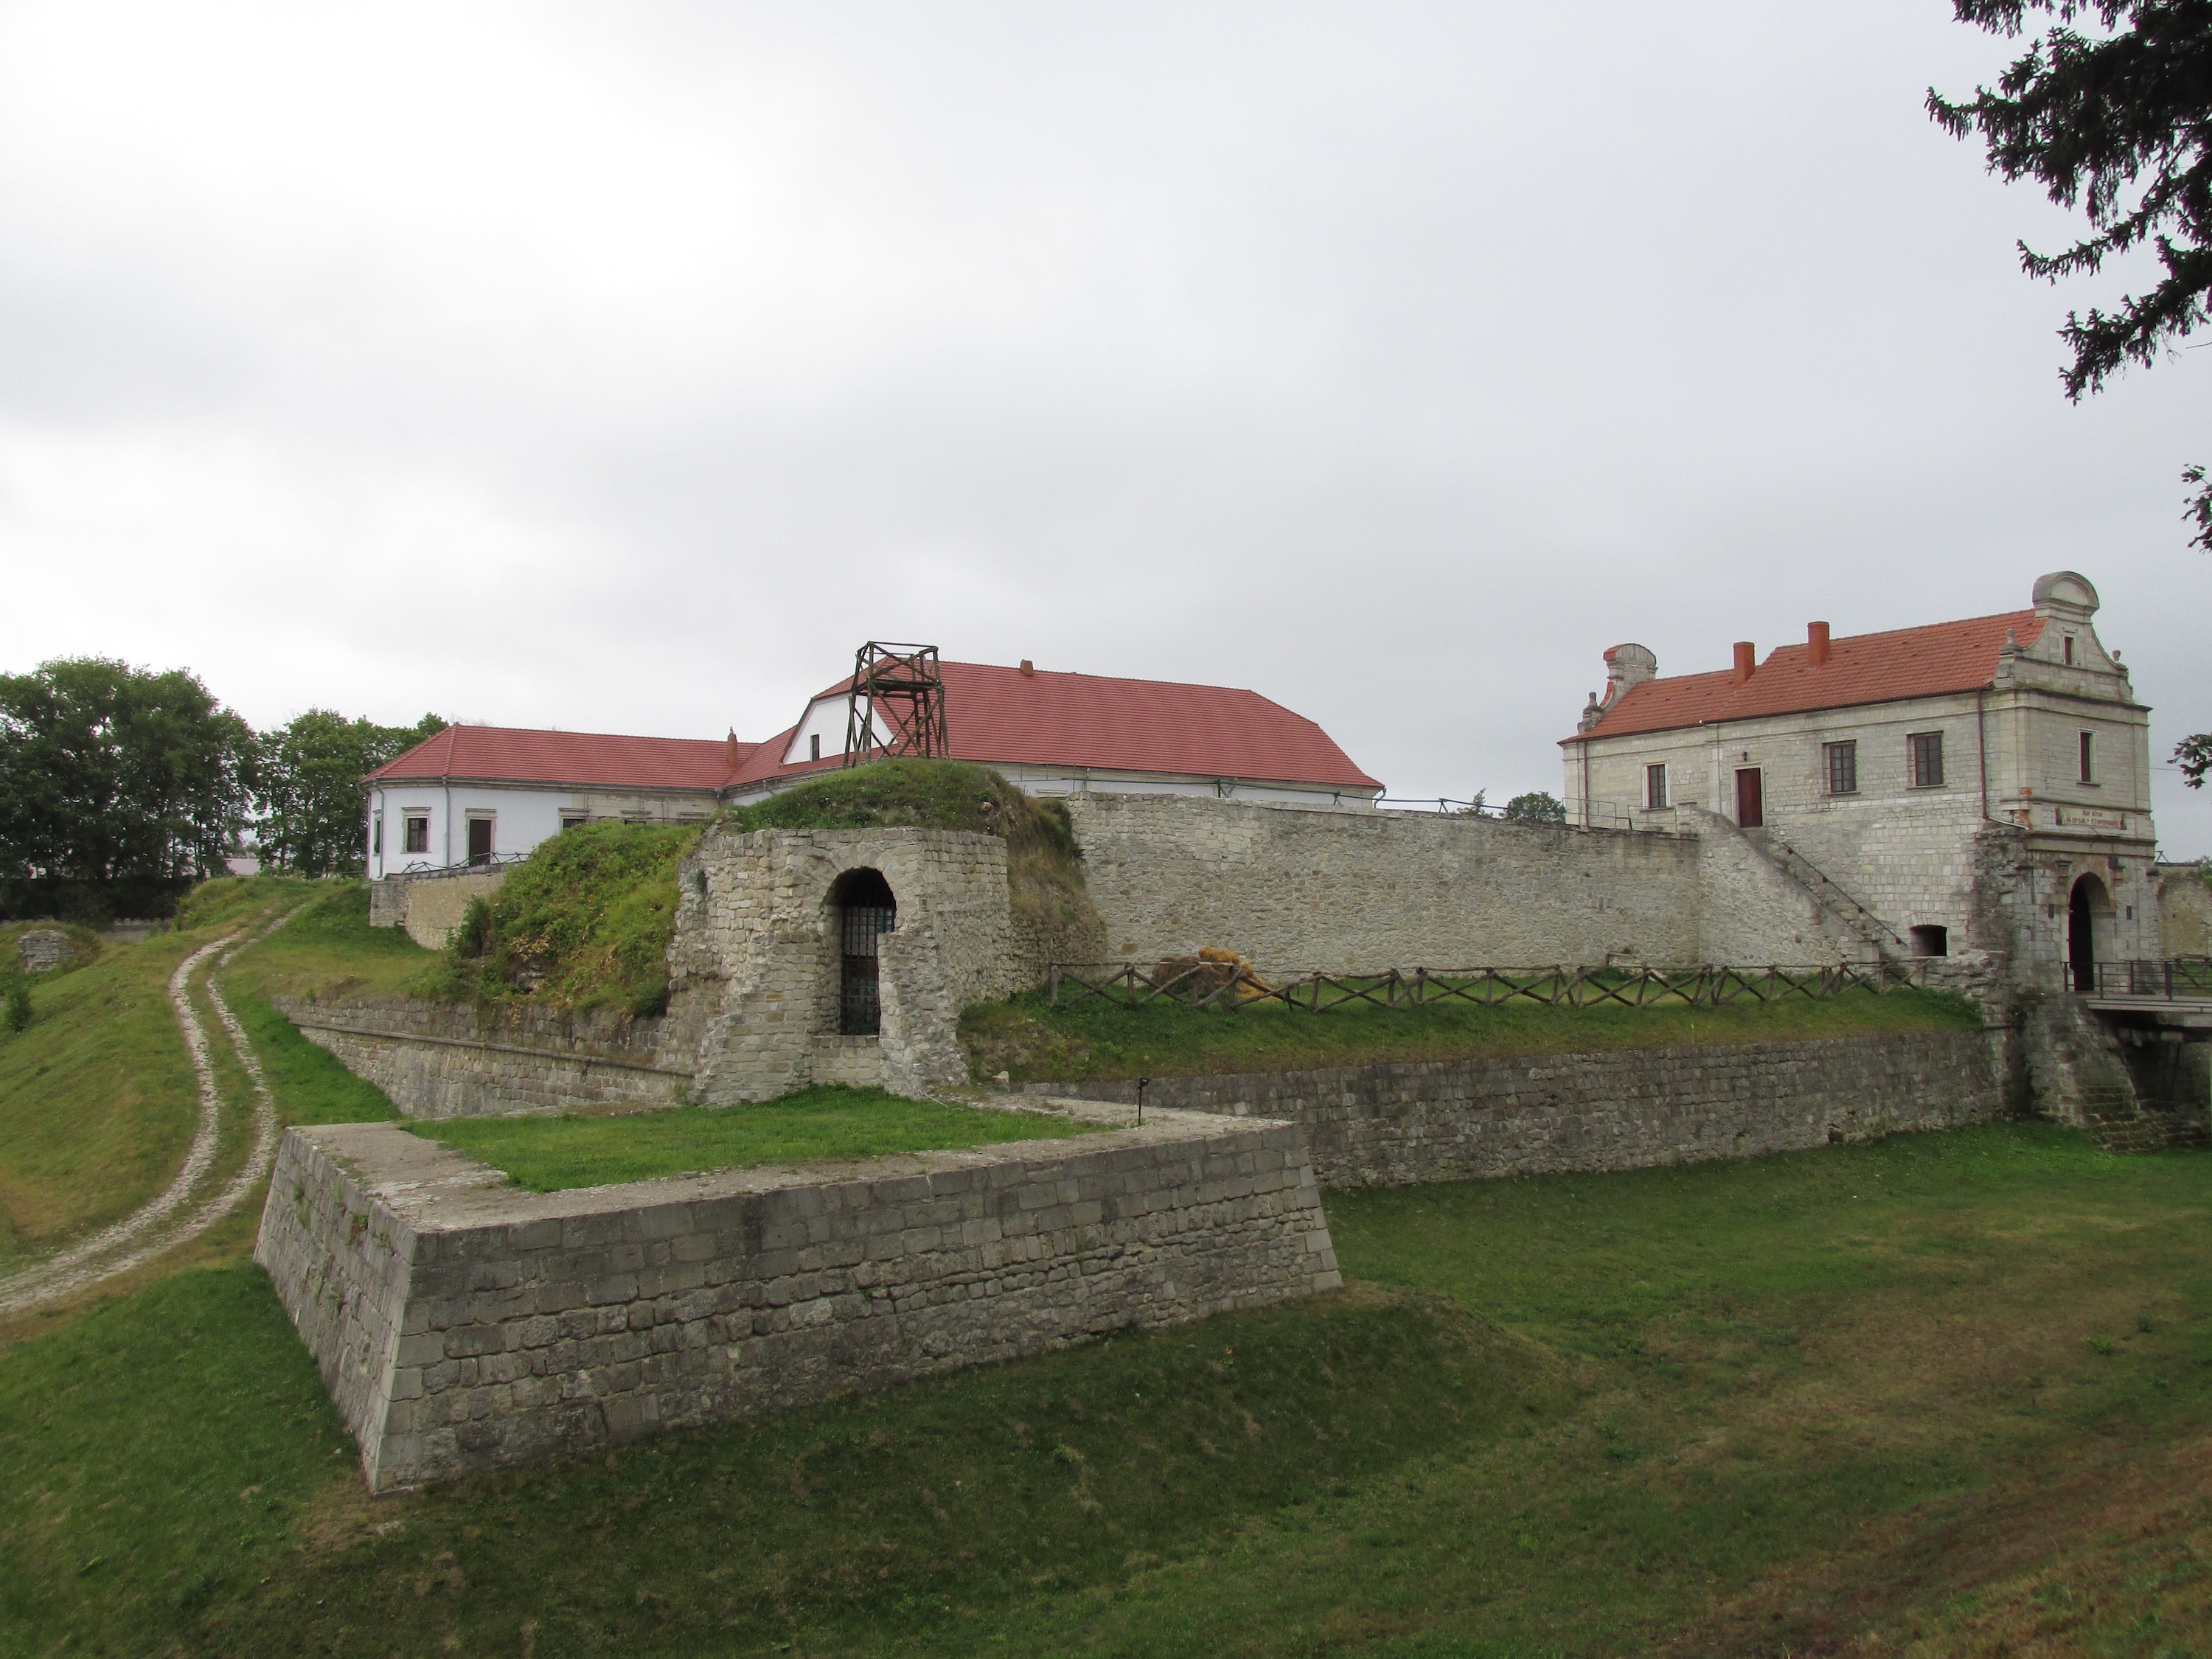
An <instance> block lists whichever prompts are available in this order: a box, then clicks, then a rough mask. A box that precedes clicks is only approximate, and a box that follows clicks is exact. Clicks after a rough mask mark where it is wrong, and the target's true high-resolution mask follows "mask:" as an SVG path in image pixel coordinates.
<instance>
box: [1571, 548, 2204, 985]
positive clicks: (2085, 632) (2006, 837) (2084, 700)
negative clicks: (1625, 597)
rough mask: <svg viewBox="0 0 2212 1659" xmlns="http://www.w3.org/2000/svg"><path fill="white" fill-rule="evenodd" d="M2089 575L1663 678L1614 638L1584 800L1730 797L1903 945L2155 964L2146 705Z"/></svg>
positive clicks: (1602, 803) (1654, 805)
mask: <svg viewBox="0 0 2212 1659" xmlns="http://www.w3.org/2000/svg"><path fill="white" fill-rule="evenodd" d="M2097 608H2098V599H2097V590H2096V589H2095V588H2094V587H2093V586H2091V585H2090V583H2089V582H2088V580H2087V579H2086V578H2084V577H2082V576H2080V575H2077V574H2075V573H2074V572H2072V571H2057V572H2054V573H2053V574H2050V575H2046V576H2045V577H2043V578H2042V579H2041V580H2039V581H2037V583H2036V584H2035V587H2034V591H2033V596H2032V600H2031V604H2030V606H2029V608H2028V609H2027V610H2023V611H2007V612H2004V613H2002V614H2000V615H1996V616H1990V617H1971V618H1968V619H1966V620H1964V621H1960V622H1944V623H1929V624H1927V625H1925V626H1923V627H1917V628H1906V629H1895V630H1893V631H1891V632H1887V633H1881V634H1863V635H1851V636H1846V637H1843V638H1832V637H1831V636H1830V634H1829V630H1828V625H1827V624H1826V623H1818V622H1816V623H1812V624H1811V626H1810V627H1809V628H1808V630H1807V637H1806V639H1805V641H1804V643H1802V644H1799V645H1787V646H1783V647H1778V649H1776V650H1773V651H1771V652H1769V653H1767V655H1766V657H1765V659H1764V660H1761V659H1759V656H1758V653H1757V651H1756V649H1755V647H1753V645H1751V644H1750V643H1748V642H1744V643H1739V644H1738V645H1737V646H1736V647H1735V663H1734V665H1732V666H1731V667H1730V668H1729V669H1726V670H1723V671H1718V672H1714V673H1701V674H1686V675H1678V676H1674V677H1671V678H1662V677H1661V676H1660V675H1659V672H1658V662H1657V659H1656V657H1655V656H1654V655H1653V653H1651V652H1650V651H1649V650H1648V649H1646V648H1645V647H1643V646H1641V645H1617V646H1615V647H1613V648H1612V649H1611V650H1609V651H1607V653H1605V662H1606V671H1607V684H1606V688H1605V691H1604V694H1603V696H1598V695H1596V694H1595V693H1593V694H1592V696H1591V697H1590V700H1589V706H1588V707H1587V708H1584V710H1583V716H1582V720H1581V723H1580V726H1579V727H1578V729H1577V732H1576V733H1575V735H1574V736H1573V737H1571V738H1566V739H1565V741H1564V742H1563V743H1562V744H1561V748H1562V749H1563V750H1564V751H1565V762H1566V793H1567V799H1568V802H1569V805H1570V811H1571V812H1572V813H1574V814H1576V815H1577V817H1580V818H1581V820H1582V821H1583V822H1593V821H1600V820H1602V819H1604V818H1606V817H1608V816H1610V817H1613V818H1615V819H1616V820H1620V821H1628V822H1633V823H1637V824H1638V825H1639V826H1645V827H1654V828H1656V827H1659V826H1661V825H1663V824H1669V823H1676V822H1678V821H1682V820H1686V819H1688V820H1693V819H1695V818H1697V817H1699V816H1701V815H1702V814H1705V813H1711V814H1715V815H1717V816H1718V817H1722V818H1723V819H1725V820H1727V821H1729V823H1734V824H1735V825H1736V826H1737V827H1738V828H1739V829H1742V830H1744V831H1745V832H1747V834H1749V835H1751V836H1753V837H1755V838H1756V839H1758V840H1759V841H1760V842H1762V843H1763V844H1764V845H1765V847H1766V848H1768V850H1770V851H1771V852H1773V853H1774V854H1776V855H1777V856H1778V857H1779V858H1780V859H1782V860H1784V863H1785V864H1787V865H1788V866H1790V868H1791V869H1792V870H1793V872H1795V873H1796V874H1797V875H1798V876H1799V877H1800V878H1801V879H1802V880H1804V881H1805V882H1806V883H1807V884H1808V886H1810V887H1812V888H1814V889H1815V890H1820V891H1823V892H1826V893H1829V894H1831V896H1840V898H1841V901H1842V902H1843V903H1844V906H1845V908H1850V909H1851V910H1853V911H1854V912H1856V914H1857V915H1858V917H1859V919H1860V921H1861V925H1862V927H1863V930H1864V931H1865V933H1867V935H1868V936H1869V940H1870V942H1873V943H1875V944H1877V945H1880V946H1881V948H1883V949H1884V950H1885V951H1895V952H1897V953H1900V954H1902V953H1911V954H1915V955H1923V956H1928V955H1944V954H1948V953H1949V952H1952V951H1957V950H1960V949H1964V948H1968V947H1974V948H1981V949H1988V950H1994V951H2004V952H2008V953H2010V954H2012V955H2014V957H2015V961H2016V963H2017V964H2018V966H2019V968H2021V969H2027V970H2028V972H2029V974H2030V975H2031V976H2040V977H2045V978H2051V979H2055V978H2056V977H2057V969H2058V968H2059V967H2060V965H2061V964H2063V963H2071V964H2072V965H2074V966H2075V967H2077V968H2078V967H2083V966H2086V965H2087V964H2088V963H2092V962H2110V961H2116V960H2124V959H2130V958H2145V957H2158V956H2160V954H2161V950H2160V938H2159V904H2158V894H2157V871H2156V867H2155V865H2154V857H2155V846H2156V839H2155V836H2154V829H2153V825H2152V822H2151V801H2150V711H2149V709H2148V708H2147V707H2145V706H2144V705H2143V704H2142V703H2141V702H2137V701H2136V696H2135V690H2134V687H2133V686H2132V685H2131V684H2130V681H2129V678H2128V671H2127V668H2126V666H2125V665H2124V664H2123V663H2122V662H2121V660H2120V659H2119V656H2118V653H2116V652H2113V651H2111V650H2109V649H2107V648H2106V646H2105V644H2104V643H2103V641H2100V639H2099V638H2098V637H2097V633H2096V629H2095V626H2094V623H2093V618H2094V617H2095V615H2096V612H2097Z"/></svg>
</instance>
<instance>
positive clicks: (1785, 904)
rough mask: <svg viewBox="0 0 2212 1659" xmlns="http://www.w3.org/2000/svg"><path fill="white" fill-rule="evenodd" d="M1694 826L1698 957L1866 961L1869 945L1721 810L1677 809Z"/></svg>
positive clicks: (1745, 961) (1748, 961)
mask: <svg viewBox="0 0 2212 1659" xmlns="http://www.w3.org/2000/svg"><path fill="white" fill-rule="evenodd" d="M1680 817H1681V818H1682V821H1683V822H1684V823H1687V824H1690V825H1691V826H1692V827H1693V828H1694V829H1695V830H1696V832H1697V837H1698V840H1697V847H1698V957H1697V959H1698V960H1699V961H1700V962H1714V963H1726V964H1729V965H1732V966H1755V965H1758V964H1761V963H1776V964H1781V963H1788V964H1790V965H1793V966H1796V965H1804V964H1809V963H1816V962H1820V963H1826V962H1868V961H1872V960H1874V959H1875V957H1876V956H1877V954H1878V953H1877V951H1876V948H1875V946H1874V945H1871V944H1869V942H1868V940H1867V939H1864V938H1863V937H1862V936H1861V935H1860V934H1858V933H1856V932H1854V931H1853V929H1852V928H1851V927H1849V926H1848V925H1846V924H1845V923H1844V921H1841V920H1840V919H1839V918H1838V916H1837V915H1836V914H1835V912H1834V911H1833V910H1832V909H1829V908H1823V906H1822V905H1821V904H1820V902H1819V901H1818V900H1817V899H1815V898H1814V896H1813V893H1812V892H1811V890H1808V888H1807V887H1806V886H1805V885H1804V884H1802V883H1801V882H1799V881H1798V880H1797V878H1796V877H1794V876H1793V875H1791V874H1790V872H1788V871H1787V870H1786V869H1785V868H1784V867H1783V866H1781V865H1780V864H1779V863H1778V862H1777V861H1776V860H1775V859H1774V858H1773V857H1771V855H1770V854H1768V853H1767V851H1766V850H1765V848H1762V847H1760V846H1759V844H1758V843H1757V842H1754V841H1753V839H1752V837H1751V836H1747V835H1746V834H1745V833H1744V831H1742V830H1741V829H1737V828H1736V827H1735V825H1734V824H1733V823H1729V822H1728V820H1726V819H1725V818H1722V817H1717V816H1715V815H1714V814H1712V813H1711V812H1707V811H1703V810H1702V809H1700V808H1698V807H1694V806H1686V807H1684V808H1682V809H1681V812H1680Z"/></svg>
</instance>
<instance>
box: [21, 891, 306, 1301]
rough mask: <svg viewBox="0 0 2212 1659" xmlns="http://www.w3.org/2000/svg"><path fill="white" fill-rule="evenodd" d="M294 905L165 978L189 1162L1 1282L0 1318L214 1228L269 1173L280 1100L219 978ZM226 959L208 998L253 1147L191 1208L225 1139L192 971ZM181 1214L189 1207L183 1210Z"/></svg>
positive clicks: (204, 950) (72, 1292) (210, 982)
mask: <svg viewBox="0 0 2212 1659" xmlns="http://www.w3.org/2000/svg"><path fill="white" fill-rule="evenodd" d="M291 914H292V913H291V912H289V911H287V912H286V913H285V914H284V915H281V916H279V917H277V918H276V921H273V922H271V923H270V925H269V926H268V927H264V928H263V929H261V931H260V932H259V933H256V934H254V935H253V937H252V938H251V939H246V940H244V941H243V942H240V941H239V935H238V934H236V933H226V934H225V935H223V937H222V938H221V939H217V940H216V941H215V943H213V944H212V945H202V946H201V947H200V948H199V949H198V950H197V951H193V952H192V953H191V955H190V956H189V957H185V959H184V960H183V961H182V962H180V963H178V964H177V971H176V972H175V973H173V974H172V975H169V1006H171V1007H172V1008H173V1009H174V1010H175V1011H176V1015H177V1024H178V1026H179V1029H181V1030H182V1031H183V1032H184V1036H185V1049H186V1051H187V1052H188V1053H190V1054H191V1059H192V1074H193V1076H194V1078H195V1079H197V1081H198V1084H199V1103H200V1113H199V1122H198V1125H197V1127H196V1128H195V1129H194V1131H193V1133H192V1144H191V1146H190V1147H188V1148H187V1149H186V1150H185V1161H184V1164H183V1165H182V1167H181V1168H179V1170H178V1171H177V1174H176V1178H175V1179H174V1180H173V1181H171V1182H169V1184H168V1186H167V1187H166V1188H163V1189H162V1191H161V1194H160V1195H159V1196H157V1197H156V1198H155V1199H154V1200H152V1201H151V1202H150V1203H148V1204H146V1205H143V1206H141V1207H140V1208H138V1209H137V1210H134V1211H132V1212H131V1213H130V1214H129V1215H127V1216H125V1218H123V1219H122V1220H120V1221H118V1222H116V1223H114V1224H113V1225H112V1226H108V1227H104V1228H102V1229H101V1230H100V1231H99V1232H96V1233H94V1235H93V1236H92V1237H89V1238H87V1239H82V1240H80V1241H79V1242H78V1243H75V1244H72V1245H70V1247H69V1248H68V1249H65V1250H62V1251H60V1252H58V1254H56V1255H50V1256H48V1257H46V1259H45V1260H44V1261H40V1262H38V1263H36V1264H35V1265H33V1266H32V1267H26V1268H24V1269H23V1270H22V1271H21V1273H15V1274H12V1275H10V1276H9V1277H8V1278H5V1279H0V1317H5V1316H9V1315H12V1314H21V1313H27V1312H29V1311H30V1310H33V1309H34V1308H39V1307H43V1306H45V1305H46V1304H49V1303H53V1302H59V1301H62V1300H64V1299H65V1298H66V1297H72V1296H76V1295H77V1294H79V1293H80V1292H82V1291H87V1290H89V1289H90V1288H92V1286H94V1285H97V1284H99V1283H100V1281H101V1280H102V1279H111V1278H112V1277H114V1276H115V1275H116V1274H118V1273H128V1272H129V1271H130V1270H131V1268H133V1267H137V1266H139V1265H140V1264H141V1263H143V1262H146V1261H152V1260H153V1259H154V1258H155V1256H158V1255H162V1254H164V1253H165V1252H167V1251H169V1250H173V1249H176V1247H177V1246H178V1245H179V1244H183V1243H188V1242H189V1241H190V1240H191V1239H194V1238H197V1237H198V1236H199V1235H200V1234H202V1233H204V1232H205V1231H207V1230H208V1229H209V1228H210V1227H212V1226H213V1225H215V1224H216V1222H218V1221H220V1220H222V1218H223V1217H225V1216H226V1215H228V1214H229V1213H230V1212H231V1211H232V1210H234V1209H235V1208H236V1207H237V1206H238V1205H239V1203H240V1200H243V1199H244V1198H245V1197H246V1195H247V1194H249V1193H251V1192H252V1190H253V1188H255V1187H256V1186H258V1184H259V1183H260V1182H261V1181H262V1179H263V1177H264V1176H267V1175H268V1173H269V1166H270V1161H271V1160H272V1159H273V1158H275V1156H276V1133H277V1123H276V1101H275V1099H274V1098H273V1097H271V1096H270V1092H269V1081H268V1079H266V1078H265V1077H264V1076H263V1075H262V1072H261V1062H260V1060H258V1058H257V1057H256V1056H255V1054H254V1052H253V1045H252V1043H251V1042H247V1041H246V1031H245V1030H244V1028H243V1027H241V1026H240V1024H239V1023H238V1020H237V1018H236V1016H234V1014H233V1013H232V1012H231V1011H230V1005H229V1004H228V1003H227V1002H225V1001H224V1000H222V991H221V990H220V989H219V988H218V987H216V981H215V975H216V972H219V971H220V970H221V969H222V968H223V967H225V966H227V965H228V963H229V961H230V959H231V958H232V957H234V956H236V955H237V954H238V953H239V951H243V950H244V949H245V948H246V945H252V944H256V943H258V942H259V941H260V940H261V939H266V938H267V937H268V936H269V935H270V933H274V932H275V931H276V929H277V928H279V927H283V925H284V923H285V922H286V921H289V920H290V917H291ZM218 954H219V955H220V958H221V959H220V960H219V961H217V962H216V964H215V967H214V969H210V972H209V974H208V976H207V980H206V983H205V989H206V991H207V995H208V1001H209V1003H210V1006H213V1007H214V1009H215V1012H216V1019H217V1020H218V1021H219V1022H220V1023H221V1024H222V1028H223V1035H224V1036H225V1038H226V1039H227V1040H228V1042H229V1043H230V1046H231V1048H232V1050H233V1051H234V1053H235V1054H237V1056H238V1063H239V1065H240V1066H241V1067H242V1068H243V1069H244V1071H245V1073H246V1079H247V1081H248V1082H249V1083H250V1084H251V1085H252V1091H253V1146H252V1151H251V1152H249V1153H248V1154H247V1156H246V1163H245V1164H244V1165H243V1166H242V1167H241V1168H240V1170H239V1171H238V1173H237V1174H236V1175H234V1176H232V1177H231V1178H230V1180H229V1181H228V1182H225V1183H224V1185H223V1187H222V1189H221V1190H220V1191H218V1192H216V1193H215V1194H212V1195H211V1196H209V1197H206V1198H204V1199H203V1200H202V1201H201V1202H200V1203H198V1204H197V1205H196V1206H193V1207H191V1209H189V1210H185V1206H186V1205H187V1203H188V1202H189V1201H190V1200H191V1198H192V1195H193V1193H194V1191H195V1189H197V1188H199V1187H200V1186H202V1185H203V1184H204V1182H206V1179H207V1176H208V1173H209V1171H210V1170H211V1169H212V1168H213V1167H214V1165H215V1161H216V1153H217V1152H218V1151H219V1150H220V1146H221V1139H222V1136H221V1119H222V1091H221V1089H220V1088H218V1087H217V1086H216V1077H215V1066H214V1063H213V1061H212V1060H210V1058H209V1054H208V1041H209V1040H208V1033H207V1028H206V1026H205V1025H204V1024H202V1023H201V1021H200V1017H199V1011H198V1010H197V1009H196V1008H194V1007H193V1006H192V1000H191V978H192V975H193V974H194V973H195V972H196V971H197V969H199V968H200V967H201V966H202V964H203V963H206V962H207V961H208V959H209V958H210V957H216V956H217V955H218ZM179 1211H184V1213H183V1214H181V1215H179Z"/></svg>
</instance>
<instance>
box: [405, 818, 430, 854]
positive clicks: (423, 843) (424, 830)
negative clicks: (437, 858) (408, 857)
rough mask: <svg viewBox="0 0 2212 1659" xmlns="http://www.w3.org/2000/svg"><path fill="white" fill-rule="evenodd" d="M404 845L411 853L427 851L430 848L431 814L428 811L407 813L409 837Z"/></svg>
mask: <svg viewBox="0 0 2212 1659" xmlns="http://www.w3.org/2000/svg"><path fill="white" fill-rule="evenodd" d="M404 845H405V848H406V850H407V851H409V852H410V853H427V852H428V851H429V850H430V815H429V814H428V812H410V813H409V814H408V815H407V838H406V841H405V843H404Z"/></svg>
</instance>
